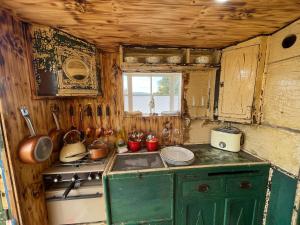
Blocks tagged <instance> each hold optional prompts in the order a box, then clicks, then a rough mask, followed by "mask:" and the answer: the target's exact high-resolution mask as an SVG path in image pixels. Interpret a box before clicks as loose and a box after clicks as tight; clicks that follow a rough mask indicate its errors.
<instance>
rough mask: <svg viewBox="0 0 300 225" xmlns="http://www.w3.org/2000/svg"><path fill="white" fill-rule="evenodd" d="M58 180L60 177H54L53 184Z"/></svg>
mask: <svg viewBox="0 0 300 225" xmlns="http://www.w3.org/2000/svg"><path fill="white" fill-rule="evenodd" d="M60 179H61V176H60V175H57V176H56V177H54V179H53V182H54V183H57V182H58V181H60Z"/></svg>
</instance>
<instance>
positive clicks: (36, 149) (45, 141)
mask: <svg viewBox="0 0 300 225" xmlns="http://www.w3.org/2000/svg"><path fill="white" fill-rule="evenodd" d="M20 111H21V114H22V116H23V117H24V119H25V121H26V124H27V126H28V129H29V131H30V136H29V137H27V138H25V139H24V140H23V141H22V142H21V143H20V146H19V158H20V160H21V161H22V162H24V163H32V164H34V163H40V162H44V161H46V160H47V159H49V157H50V155H51V153H52V149H53V143H52V140H51V138H50V137H49V136H47V135H36V132H35V130H34V128H33V125H32V122H31V119H30V116H29V112H28V110H27V108H26V107H21V108H20Z"/></svg>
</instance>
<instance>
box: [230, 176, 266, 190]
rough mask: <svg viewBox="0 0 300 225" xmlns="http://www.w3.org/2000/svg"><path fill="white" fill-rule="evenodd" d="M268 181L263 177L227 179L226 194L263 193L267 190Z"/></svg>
mask: <svg viewBox="0 0 300 225" xmlns="http://www.w3.org/2000/svg"><path fill="white" fill-rule="evenodd" d="M266 185H267V180H266V178H264V177H262V176H256V177H250V176H249V177H238V178H228V179H226V192H227V193H232V194H237V193H239V194H241V193H250V192H251V193H252V192H257V193H260V192H259V191H263V190H264V189H265V188H266Z"/></svg>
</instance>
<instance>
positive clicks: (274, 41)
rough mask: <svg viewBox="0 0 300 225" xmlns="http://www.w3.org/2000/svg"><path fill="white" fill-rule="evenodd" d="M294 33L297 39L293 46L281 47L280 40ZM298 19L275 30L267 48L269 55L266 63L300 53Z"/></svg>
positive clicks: (299, 26)
mask: <svg viewBox="0 0 300 225" xmlns="http://www.w3.org/2000/svg"><path fill="white" fill-rule="evenodd" d="M290 35H296V37H297V40H296V42H295V44H294V45H293V46H291V47H290V48H283V47H282V41H283V40H284V39H285V38H286V37H288V36H290ZM299 38H300V20H297V21H296V22H294V23H292V24H291V25H289V26H287V27H286V28H284V29H282V30H280V31H278V32H276V33H275V34H273V35H272V36H271V38H270V42H269V49H270V56H269V60H268V63H273V62H278V61H281V60H284V59H288V58H292V57H295V56H299V55H300V51H299V49H300V41H299Z"/></svg>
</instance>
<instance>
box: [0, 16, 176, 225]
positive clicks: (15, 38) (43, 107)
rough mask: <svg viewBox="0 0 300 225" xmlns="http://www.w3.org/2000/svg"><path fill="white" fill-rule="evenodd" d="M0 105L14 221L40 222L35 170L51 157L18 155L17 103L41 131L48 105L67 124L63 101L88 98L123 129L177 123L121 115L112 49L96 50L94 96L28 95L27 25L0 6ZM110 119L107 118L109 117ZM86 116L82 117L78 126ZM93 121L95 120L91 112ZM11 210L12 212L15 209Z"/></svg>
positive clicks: (48, 120) (23, 130)
mask: <svg viewBox="0 0 300 225" xmlns="http://www.w3.org/2000/svg"><path fill="white" fill-rule="evenodd" d="M0 27H1V30H0V101H1V102H0V103H1V104H0V106H1V107H0V108H1V115H2V118H3V119H2V123H3V128H4V131H3V133H4V138H5V143H6V145H5V149H6V153H7V157H8V164H9V169H10V170H11V172H12V173H13V177H12V180H13V187H14V188H15V190H16V207H15V212H19V217H18V220H19V224H24V225H41V224H42V225H46V224H47V212H46V208H45V199H44V187H43V182H42V176H41V173H42V171H43V170H45V169H46V168H48V167H49V166H50V165H51V161H50V160H49V161H47V162H45V163H42V164H37V165H28V164H23V163H22V162H20V161H19V159H18V156H17V152H18V145H19V143H20V141H21V140H22V139H23V138H24V137H26V136H28V135H29V131H28V129H27V127H26V124H25V121H24V119H23V118H22V117H21V114H20V112H19V109H18V108H19V107H20V106H24V105H25V106H27V107H28V109H29V111H30V114H31V118H32V120H33V123H34V127H35V128H36V130H37V132H38V133H42V134H47V133H48V131H49V130H50V129H51V128H53V127H54V126H55V125H54V122H53V119H52V116H51V113H50V106H51V105H52V104H57V105H58V107H59V109H60V116H59V121H60V125H61V127H62V128H63V129H68V128H69V127H70V126H71V122H70V118H69V116H68V112H69V106H70V105H71V104H73V105H74V107H75V113H78V106H79V104H82V105H83V106H85V105H86V104H92V107H93V109H94V113H95V111H96V107H97V105H98V104H102V106H103V108H104V107H105V106H106V105H109V106H110V108H111V114H112V116H111V118H110V119H108V118H107V117H105V116H104V118H103V126H104V127H109V124H110V123H111V125H112V127H113V128H114V129H118V128H122V127H123V128H124V129H125V130H126V131H130V130H132V129H140V130H143V131H152V132H154V133H157V134H158V135H160V134H161V130H162V124H163V123H164V122H166V121H170V122H172V123H173V127H176V128H180V129H181V128H182V126H181V118H180V117H148V118H123V99H122V98H123V97H122V73H121V71H120V70H119V69H117V68H118V67H116V65H118V60H119V55H118V53H102V54H101V62H102V74H101V80H102V91H103V96H100V97H98V98H65V99H61V98H57V99H46V98H45V99H33V98H32V95H31V93H32V89H33V88H34V87H32V86H31V84H30V79H29V78H30V76H33V69H32V68H33V67H32V58H31V47H30V44H31V43H30V41H29V36H30V35H29V31H28V30H27V26H25V25H24V24H23V23H22V22H21V21H19V20H18V19H15V18H13V17H12V16H11V15H10V14H9V13H7V12H5V11H0ZM78 117H79V116H78V114H75V125H77V126H78ZM109 121H110V122H109ZM88 123H89V120H88V118H87V117H84V127H85V128H86V127H87V126H88ZM94 125H95V126H98V125H99V120H97V119H96V118H94ZM171 142H172V143H181V142H182V140H181V138H178V137H176V138H172V140H171ZM16 214H17V213H15V215H16Z"/></svg>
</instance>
